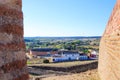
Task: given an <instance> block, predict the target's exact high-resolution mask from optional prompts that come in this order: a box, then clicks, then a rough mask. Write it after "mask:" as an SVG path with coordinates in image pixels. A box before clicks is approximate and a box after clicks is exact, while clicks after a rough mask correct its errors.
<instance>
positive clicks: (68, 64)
mask: <svg viewBox="0 0 120 80" xmlns="http://www.w3.org/2000/svg"><path fill="white" fill-rule="evenodd" d="M38 61H39V60H37V61H36V62H38ZM96 61H97V60H88V61H72V62H59V63H41V64H36V62H35V61H29V63H31V64H28V66H49V67H71V66H77V65H83V64H89V63H92V62H96ZM34 63H35V64H34Z"/></svg>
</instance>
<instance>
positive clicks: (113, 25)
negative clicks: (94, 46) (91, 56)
mask: <svg viewBox="0 0 120 80" xmlns="http://www.w3.org/2000/svg"><path fill="white" fill-rule="evenodd" d="M98 70H99V75H100V77H101V80H120V0H117V3H116V5H115V7H114V9H113V12H112V14H111V17H110V19H109V21H108V24H107V27H106V30H105V32H104V34H103V37H102V39H101V43H100V54H99V69H98Z"/></svg>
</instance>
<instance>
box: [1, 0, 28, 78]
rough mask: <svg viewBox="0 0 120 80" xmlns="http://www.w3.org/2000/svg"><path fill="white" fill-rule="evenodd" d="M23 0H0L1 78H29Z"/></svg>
mask: <svg viewBox="0 0 120 80" xmlns="http://www.w3.org/2000/svg"><path fill="white" fill-rule="evenodd" d="M21 8H22V2H21V0H0V80H28V73H27V66H26V58H25V44H24V41H23V13H22V10H21Z"/></svg>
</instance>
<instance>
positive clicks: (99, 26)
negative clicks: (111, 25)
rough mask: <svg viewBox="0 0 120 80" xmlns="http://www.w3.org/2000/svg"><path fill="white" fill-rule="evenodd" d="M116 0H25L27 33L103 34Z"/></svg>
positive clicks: (28, 35)
mask: <svg viewBox="0 0 120 80" xmlns="http://www.w3.org/2000/svg"><path fill="white" fill-rule="evenodd" d="M115 2H116V0H23V13H24V36H25V37H30V36H101V35H102V34H103V32H104V30H105V27H106V24H107V22H108V19H109V17H110V15H111V11H112V10H113V7H114V5H115Z"/></svg>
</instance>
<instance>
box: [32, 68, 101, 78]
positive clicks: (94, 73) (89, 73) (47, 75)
mask: <svg viewBox="0 0 120 80" xmlns="http://www.w3.org/2000/svg"><path fill="white" fill-rule="evenodd" d="M42 72H44V73H45V75H42V76H36V77H33V78H32V79H31V80H100V79H99V77H98V73H97V69H94V70H89V71H86V72H82V73H75V74H70V73H62V72H54V71H46V72H45V71H42ZM50 72H51V73H52V74H51V73H50Z"/></svg>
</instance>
